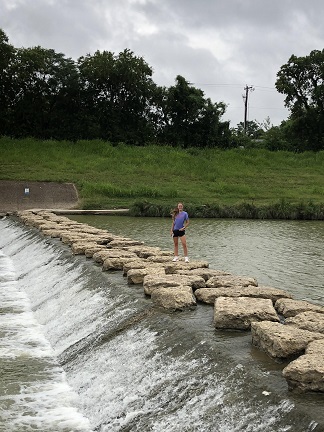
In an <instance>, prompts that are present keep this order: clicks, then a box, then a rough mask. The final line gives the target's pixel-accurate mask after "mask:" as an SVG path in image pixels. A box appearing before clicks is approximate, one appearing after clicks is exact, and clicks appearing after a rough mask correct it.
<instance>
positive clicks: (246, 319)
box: [214, 297, 279, 330]
mask: <svg viewBox="0 0 324 432" xmlns="http://www.w3.org/2000/svg"><path fill="white" fill-rule="evenodd" d="M255 321H277V322H278V321H279V317H278V315H277V314H276V311H275V309H274V307H273V305H272V301H271V300H269V299H260V298H255V299H253V300H252V299H251V298H248V297H237V298H232V297H218V298H217V299H216V301H215V306H214V324H215V327H216V328H222V329H240V330H248V329H250V327H251V323H252V322H255Z"/></svg>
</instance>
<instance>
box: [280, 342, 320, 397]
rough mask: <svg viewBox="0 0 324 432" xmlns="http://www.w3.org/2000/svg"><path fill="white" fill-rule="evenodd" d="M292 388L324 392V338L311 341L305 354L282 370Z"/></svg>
mask: <svg viewBox="0 0 324 432" xmlns="http://www.w3.org/2000/svg"><path fill="white" fill-rule="evenodd" d="M282 374H283V376H284V377H285V378H286V380H287V383H288V387H289V389H290V390H294V389H298V390H300V391H304V392H305V391H316V392H324V339H321V340H317V341H314V342H311V343H310V344H309V345H308V347H307V348H306V353H305V355H302V356H300V357H299V358H298V359H296V360H294V361H292V362H291V363H289V365H288V366H286V367H285V368H284V370H283V371H282Z"/></svg>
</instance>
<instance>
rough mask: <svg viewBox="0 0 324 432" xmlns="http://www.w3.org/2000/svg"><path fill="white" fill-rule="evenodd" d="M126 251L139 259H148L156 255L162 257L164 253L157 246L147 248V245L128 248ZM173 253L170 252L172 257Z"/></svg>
mask: <svg viewBox="0 0 324 432" xmlns="http://www.w3.org/2000/svg"><path fill="white" fill-rule="evenodd" d="M125 249H127V250H129V251H131V252H134V253H136V255H137V256H138V257H139V258H148V257H150V256H154V255H160V254H161V255H162V254H163V252H162V251H161V249H160V248H159V247H155V246H145V245H137V246H126V247H125ZM170 254H171V252H168V255H169V256H170Z"/></svg>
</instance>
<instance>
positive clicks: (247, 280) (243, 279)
mask: <svg viewBox="0 0 324 432" xmlns="http://www.w3.org/2000/svg"><path fill="white" fill-rule="evenodd" d="M249 285H253V286H258V282H257V281H256V279H255V278H252V277H247V276H213V277H211V278H210V279H208V281H207V282H206V287H207V288H226V287H227V288H233V287H244V286H246V287H247V286H249Z"/></svg>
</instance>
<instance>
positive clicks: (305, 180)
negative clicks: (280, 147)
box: [0, 137, 324, 210]
mask: <svg viewBox="0 0 324 432" xmlns="http://www.w3.org/2000/svg"><path fill="white" fill-rule="evenodd" d="M0 158H1V165H0V179H2V180H29V181H37V180H38V181H60V182H73V183H75V185H76V187H77V189H78V192H79V195H80V198H81V206H82V207H83V208H112V207H131V206H132V205H134V203H138V202H147V201H148V202H150V203H152V204H156V205H163V206H168V207H170V206H173V205H175V204H176V203H177V201H183V202H184V204H185V205H191V206H202V205H203V206H214V208H215V206H237V208H239V206H242V204H244V205H246V204H249V205H250V206H252V207H253V208H254V207H255V206H256V207H262V206H263V207H264V206H274V205H277V203H285V205H288V206H289V205H295V206H296V205H305V204H306V203H312V204H315V205H322V204H324V152H323V151H322V152H318V153H313V152H305V153H301V154H296V153H291V152H285V151H278V152H270V151H267V150H262V149H232V150H219V149H201V150H200V149H196V148H192V149H188V150H182V149H177V148H172V147H167V146H163V147H162V146H161V147H159V146H150V147H129V146H125V145H123V144H119V145H117V146H113V145H112V144H110V143H107V142H104V141H100V140H93V141H78V142H68V141H50V140H48V141H37V140H34V139H23V140H15V139H10V138H6V137H4V138H0ZM250 210H251V208H250Z"/></svg>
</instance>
